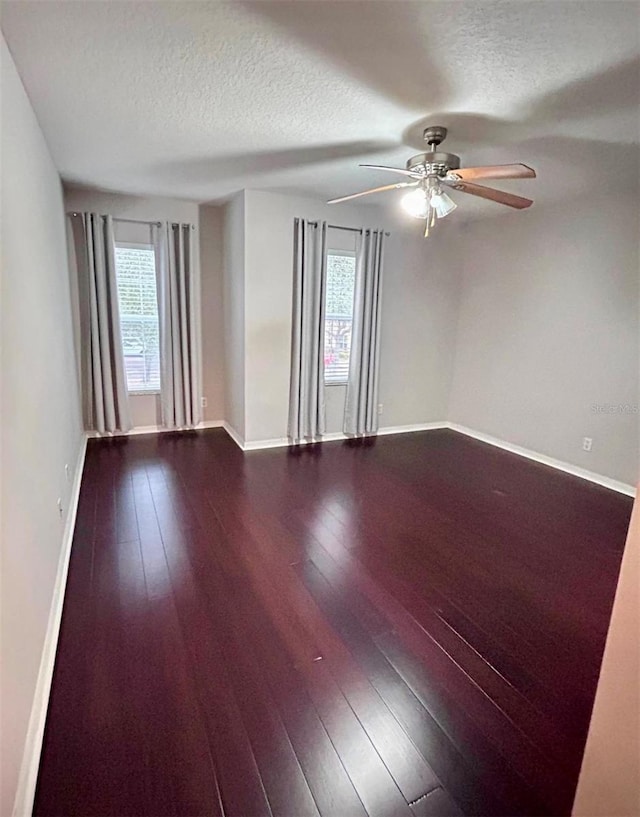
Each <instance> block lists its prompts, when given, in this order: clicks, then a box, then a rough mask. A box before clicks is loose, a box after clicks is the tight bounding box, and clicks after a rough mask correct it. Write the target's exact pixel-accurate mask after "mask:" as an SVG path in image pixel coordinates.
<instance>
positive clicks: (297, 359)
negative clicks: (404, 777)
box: [287, 218, 327, 444]
mask: <svg viewBox="0 0 640 817" xmlns="http://www.w3.org/2000/svg"><path fill="white" fill-rule="evenodd" d="M326 258H327V225H326V223H325V222H321V223H314V222H308V221H306V220H305V219H301V218H297V219H295V221H294V249H293V314H292V331H291V378H290V388H289V422H288V426H287V435H288V437H289V439H290V441H291V442H292V443H295V444H297V443H300V442H303V441H304V440H307V441H313V440H316V439H318V438H319V437H321V436H322V434H323V433H324V416H325V405H324V319H325V295H326V281H327V261H326Z"/></svg>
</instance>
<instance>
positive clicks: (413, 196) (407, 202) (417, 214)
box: [400, 187, 429, 218]
mask: <svg viewBox="0 0 640 817" xmlns="http://www.w3.org/2000/svg"><path fill="white" fill-rule="evenodd" d="M400 204H401V206H402V209H403V210H404V211H405V212H406V213H408V214H409V215H410V216H413V217H414V218H426V217H427V209H428V205H429V198H428V196H427V191H426V190H423V189H422V188H421V187H419V188H418V189H417V190H412V191H411V192H410V193H407V194H406V195H404V196H403V197H402V199H401V200H400Z"/></svg>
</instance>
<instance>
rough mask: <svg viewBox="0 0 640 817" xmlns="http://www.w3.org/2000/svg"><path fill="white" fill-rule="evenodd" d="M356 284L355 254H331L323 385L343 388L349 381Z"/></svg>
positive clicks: (333, 251)
mask: <svg viewBox="0 0 640 817" xmlns="http://www.w3.org/2000/svg"><path fill="white" fill-rule="evenodd" d="M355 282H356V258H355V253H353V252H341V251H338V250H329V252H328V253H327V300H326V314H325V323H324V382H325V383H327V384H329V385H337V384H341V383H342V384H344V383H346V382H347V380H348V377H349V355H350V354H351V328H352V325H353V293H354V288H355Z"/></svg>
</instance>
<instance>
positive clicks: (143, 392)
mask: <svg viewBox="0 0 640 817" xmlns="http://www.w3.org/2000/svg"><path fill="white" fill-rule="evenodd" d="M127 394H128V395H129V397H153V395H154V394H158V395H159V394H160V389H138V390H137V391H129V392H127Z"/></svg>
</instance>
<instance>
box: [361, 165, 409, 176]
mask: <svg viewBox="0 0 640 817" xmlns="http://www.w3.org/2000/svg"><path fill="white" fill-rule="evenodd" d="M358 167H368V168H369V169H370V170H387V171H389V172H390V173H400V174H401V175H402V176H411V178H412V179H422V178H424V176H423V174H422V173H415V172H414V171H413V170H405V169H404V168H402V167H387V166H386V165H358Z"/></svg>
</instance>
